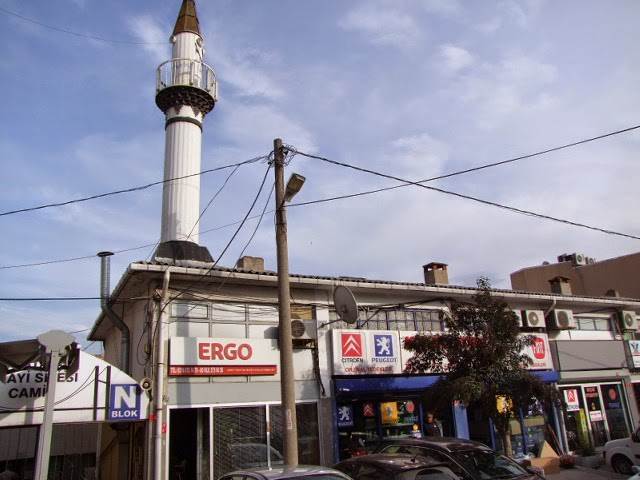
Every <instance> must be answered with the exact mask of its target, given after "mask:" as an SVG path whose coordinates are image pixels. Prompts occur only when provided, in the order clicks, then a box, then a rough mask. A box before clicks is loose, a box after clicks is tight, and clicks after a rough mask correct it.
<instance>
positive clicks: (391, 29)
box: [338, 3, 423, 48]
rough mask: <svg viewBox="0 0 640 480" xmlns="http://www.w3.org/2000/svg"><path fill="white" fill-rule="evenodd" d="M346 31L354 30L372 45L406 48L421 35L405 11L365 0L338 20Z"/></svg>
mask: <svg viewBox="0 0 640 480" xmlns="http://www.w3.org/2000/svg"><path fill="white" fill-rule="evenodd" d="M338 25H339V26H340V27H341V28H342V29H344V30H347V31H351V32H357V33H360V34H361V35H363V36H364V37H365V38H366V39H367V40H368V41H370V42H371V43H373V44H376V45H388V46H393V47H398V48H409V47H412V46H414V45H416V44H417V43H418V42H419V41H420V39H421V38H422V35H423V34H422V30H421V29H420V27H419V26H418V25H417V23H416V22H415V20H414V18H413V17H412V16H411V15H409V14H408V13H406V12H404V11H400V10H396V9H392V8H389V7H387V6H383V5H381V4H374V3H367V4H364V5H362V6H360V7H358V8H355V9H353V10H351V11H349V12H348V13H347V14H346V16H344V17H343V18H342V19H341V20H340V21H339V23H338Z"/></svg>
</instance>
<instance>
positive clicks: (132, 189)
mask: <svg viewBox="0 0 640 480" xmlns="http://www.w3.org/2000/svg"><path fill="white" fill-rule="evenodd" d="M267 157H268V155H261V156H259V157H254V158H250V159H249V160H245V161H243V162H239V163H233V164H230V165H223V166H221V167H216V168H210V169H207V170H202V171H200V172H197V173H191V174H189V175H183V176H181V177H173V178H167V179H166V180H159V181H157V182H152V183H147V184H145V185H138V186H135V187H129V188H124V189H122V190H114V191H111V192H105V193H98V194H96V195H90V196H88V197H82V198H76V199H73V200H66V201H64V202H56V203H47V204H44V205H38V206H35V207H28V208H20V209H17V210H9V211H6V212H0V217H4V216H7V215H14V214H16V213H24V212H32V211H34V210H42V209H45V208H52V207H62V206H65V205H71V204H73V203H80V202H86V201H88V200H95V199H97V198H104V197H110V196H113V195H120V194H122V193H131V192H138V191H140V190H146V189H147V188H150V187H154V186H156V185H162V184H165V183H169V182H174V181H176V180H182V179H185V178H190V177H197V176H200V175H204V174H207V173H211V172H217V171H220V170H225V169H227V168H234V167H239V166H241V165H246V164H248V163H255V162H259V161H260V160H263V159H265V158H267Z"/></svg>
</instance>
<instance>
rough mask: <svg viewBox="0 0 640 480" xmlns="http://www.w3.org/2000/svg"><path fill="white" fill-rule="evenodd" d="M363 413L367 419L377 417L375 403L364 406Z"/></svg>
mask: <svg viewBox="0 0 640 480" xmlns="http://www.w3.org/2000/svg"><path fill="white" fill-rule="evenodd" d="M362 413H363V415H364V416H365V417H375V416H376V409H375V407H374V406H373V403H371V402H367V403H365V404H364V405H363V406H362Z"/></svg>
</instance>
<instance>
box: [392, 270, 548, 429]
mask: <svg viewBox="0 0 640 480" xmlns="http://www.w3.org/2000/svg"><path fill="white" fill-rule="evenodd" d="M477 285H478V288H479V291H478V293H477V294H476V295H475V296H474V297H473V302H472V303H461V302H453V303H452V304H451V306H450V311H451V315H450V316H449V315H446V316H445V318H444V320H445V324H446V326H447V329H446V331H445V332H442V333H441V334H437V335H418V336H416V337H413V338H408V339H406V341H405V348H406V349H407V350H410V351H412V352H413V353H414V356H413V357H412V358H411V359H410V360H409V361H408V362H407V366H406V372H407V373H427V372H430V373H443V374H445V375H443V376H442V377H441V379H440V380H439V381H438V382H437V383H436V384H435V385H434V387H433V389H432V390H430V392H429V397H430V398H432V399H435V400H436V402H439V403H440V405H439V406H440V407H446V406H447V405H450V404H451V402H452V401H453V400H460V401H462V402H463V403H464V404H465V405H470V404H474V405H475V406H478V407H480V408H481V410H482V413H483V414H484V416H486V417H488V418H491V419H492V420H493V422H494V423H495V426H496V429H497V430H498V432H499V433H500V434H502V435H504V434H506V432H507V431H508V426H509V419H510V417H511V416H512V415H513V414H512V413H511V411H498V407H497V402H496V398H497V397H505V398H507V399H508V400H509V402H510V403H511V404H512V406H513V410H512V411H518V409H519V408H522V409H523V410H524V411H527V410H528V409H529V408H530V407H532V406H533V405H534V404H535V401H536V399H537V400H539V401H540V402H542V403H543V404H550V403H551V402H557V401H558V398H559V397H558V394H557V391H556V390H555V389H554V388H553V387H551V386H549V385H546V384H544V383H543V382H541V381H540V380H539V379H538V378H537V377H535V376H534V375H532V374H531V373H530V372H529V371H528V370H527V366H528V365H530V363H531V359H530V358H529V357H528V356H527V355H525V354H524V353H523V352H524V349H525V347H527V346H529V345H531V344H532V343H533V337H532V336H526V335H525V336H521V335H519V328H518V322H517V317H516V315H515V314H514V313H513V311H511V309H509V307H508V305H507V304H506V303H505V302H504V301H502V300H501V299H500V298H499V297H496V296H493V295H492V293H491V286H490V284H489V281H488V280H487V279H485V278H481V279H479V280H478V282H477Z"/></svg>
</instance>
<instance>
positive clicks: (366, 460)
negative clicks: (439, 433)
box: [338, 453, 443, 472]
mask: <svg viewBox="0 0 640 480" xmlns="http://www.w3.org/2000/svg"><path fill="white" fill-rule="evenodd" d="M353 464H359V465H362V464H365V465H373V466H377V467H382V468H384V469H385V470H387V471H393V472H401V471H405V470H413V469H414V468H425V467H433V466H436V465H442V464H443V463H442V462H438V461H436V460H433V459H431V458H425V457H421V456H419V455H410V454H406V453H372V454H371V455H363V456H361V457H353V458H349V459H347V460H344V461H342V462H340V463H339V464H338V465H345V466H346V465H353Z"/></svg>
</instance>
